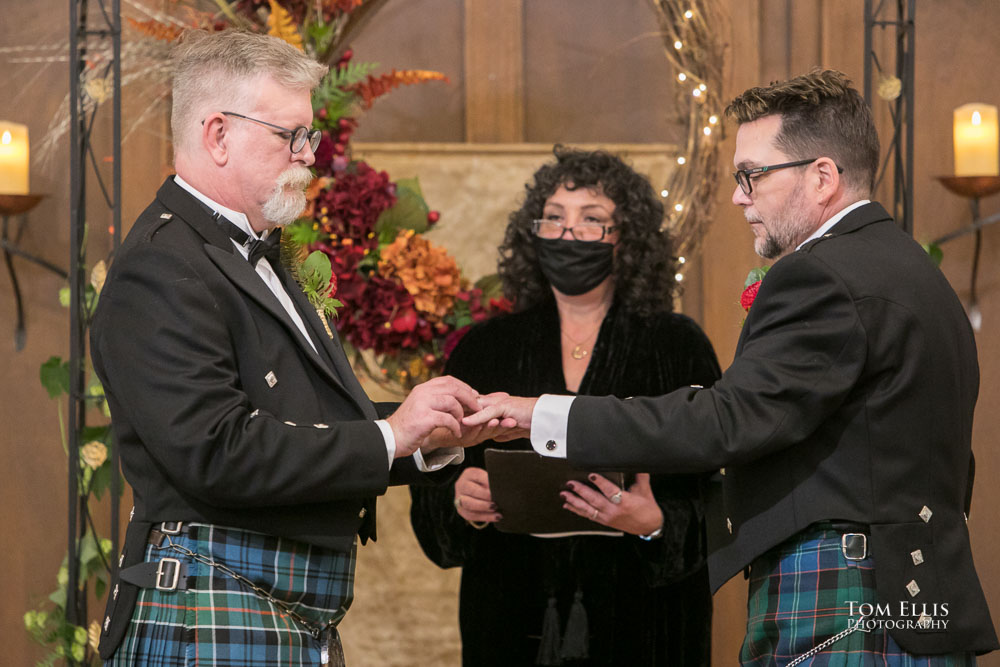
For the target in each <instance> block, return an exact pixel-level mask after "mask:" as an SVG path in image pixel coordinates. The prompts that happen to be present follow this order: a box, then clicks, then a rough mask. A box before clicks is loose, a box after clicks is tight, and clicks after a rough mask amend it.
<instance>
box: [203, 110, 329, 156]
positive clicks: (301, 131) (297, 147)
mask: <svg viewBox="0 0 1000 667" xmlns="http://www.w3.org/2000/svg"><path fill="white" fill-rule="evenodd" d="M222 115H223V116H235V117H236V118H242V119H243V120H250V121H253V122H255V123H260V124H261V125H266V126H268V127H273V128H274V129H276V130H281V132H278V133H277V134H278V135H279V136H280V137H281V138H283V139H288V148H289V150H291V151H292V153H298V152H299V151H301V150H302V149H303V148H305V147H306V142H307V141H308V142H309V148H310V149H312V151H313V152H315V151H316V149H317V148H319V142H320V139H322V138H323V133H322V132H320V131H319V130H310V129H309V128H308V127H306V126H304V125H299V126H298V127H297V128H295V129H294V130H289V129H288V128H287V127H281V126H280V125H275V124H274V123H266V122H264V121H262V120H257V119H256V118H251V117H250V116H244V115H243V114H241V113H236V112H235V111H223V112H222Z"/></svg>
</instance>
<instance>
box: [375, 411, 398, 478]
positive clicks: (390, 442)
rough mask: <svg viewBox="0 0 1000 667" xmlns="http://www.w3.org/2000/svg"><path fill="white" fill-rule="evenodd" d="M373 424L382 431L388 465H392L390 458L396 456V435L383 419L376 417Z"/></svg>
mask: <svg viewBox="0 0 1000 667" xmlns="http://www.w3.org/2000/svg"><path fill="white" fill-rule="evenodd" d="M375 425H376V426H378V428H379V430H380V431H382V438H384V439H385V451H386V453H387V454H388V455H389V467H390V468H391V467H392V460H393V459H394V458H396V436H395V435H393V433H392V427H391V426H389V422H387V421H386V420H384V419H376V420H375Z"/></svg>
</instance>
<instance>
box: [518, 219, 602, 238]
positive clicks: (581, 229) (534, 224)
mask: <svg viewBox="0 0 1000 667" xmlns="http://www.w3.org/2000/svg"><path fill="white" fill-rule="evenodd" d="M613 231H615V227H614V225H605V224H601V223H599V222H581V223H580V224H578V225H574V226H573V227H567V226H565V225H564V224H563V223H561V222H559V221H558V220H532V221H531V233H532V234H534V235H535V236H537V237H539V238H542V239H561V238H563V237H565V236H566V232H569V234H570V236H572V237H573V238H574V239H576V240H577V241H586V242H588V243H589V242H591V241H603V240H604V237H605V236H607V235H608V234H610V233H611V232H613Z"/></svg>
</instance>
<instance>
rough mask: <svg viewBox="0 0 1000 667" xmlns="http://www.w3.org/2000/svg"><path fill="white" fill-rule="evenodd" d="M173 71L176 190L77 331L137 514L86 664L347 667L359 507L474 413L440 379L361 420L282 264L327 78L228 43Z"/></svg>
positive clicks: (473, 406) (456, 434)
mask: <svg viewBox="0 0 1000 667" xmlns="http://www.w3.org/2000/svg"><path fill="white" fill-rule="evenodd" d="M174 58H175V68H174V88H173V92H174V97H173V117H172V130H173V136H174V151H175V155H174V166H175V168H176V172H177V173H176V175H175V176H171V177H169V178H167V180H166V182H164V184H163V185H162V186H161V188H160V190H159V192H158V193H157V195H156V199H155V200H154V201H153V203H152V204H150V206H149V207H148V208H147V209H146V210H145V211H144V212H143V213H142V214H141V215H140V216H139V218H138V220H137V221H136V223H135V225H134V227H133V228H132V230H131V232H130V233H129V235H128V237H127V239H126V240H125V243H124V244H123V245H122V248H121V250H120V251H119V253H118V256H117V257H116V258H115V261H114V263H113V264H112V267H111V271H110V273H109V276H108V280H107V282H106V284H105V286H104V289H103V292H102V294H101V299H100V303H99V306H98V308H97V312H96V315H95V317H94V322H93V326H92V328H91V351H92V356H93V361H94V368H95V370H96V372H97V374H98V376H99V377H100V379H101V381H102V382H103V383H104V388H105V391H106V393H107V398H108V403H109V405H110V408H111V414H112V418H113V428H114V433H115V440H116V446H118V447H120V448H121V449H120V451H121V458H122V466H123V470H124V473H125V476H126V478H127V479H128V481H129V483H130V484H131V486H132V489H133V492H134V499H135V507H134V508H133V511H132V517H131V519H130V523H129V528H128V532H127V535H126V538H125V544H124V547H123V551H122V554H121V557H120V559H119V561H118V572H117V577H116V581H115V582H114V584H113V587H112V590H111V594H110V595H109V600H108V608H107V613H106V615H105V617H104V618H103V619H102V630H103V632H102V636H101V646H100V653H101V657H102V658H104V659H106V660H109V661H110V664H115V665H137V664H152V665H160V666H166V665H187V664H194V663H198V664H201V663H202V662H204V664H220V665H251V664H252V665H279V664H280V665H317V664H342V663H343V653H342V650H341V647H340V641H339V637H338V634H337V630H336V625H337V623H338V622H339V620H340V619H341V618H342V617H343V615H344V614H345V613H346V611H347V608H348V607H349V605H350V603H351V600H352V597H353V578H354V563H355V553H356V548H357V541H358V538H359V537H360V540H361V542H362V543H364V542H365V541H366V540H367V539H369V538H371V539H374V538H375V497H376V496H378V495H381V494H382V493H384V492H385V490H386V487H387V485H389V484H399V483H409V482H415V481H418V480H420V479H423V478H426V477H427V476H425V475H424V474H423V473H425V472H432V471H433V470H437V469H439V468H442V467H443V466H445V465H446V464H447V463H450V462H453V461H457V460H460V459H461V456H462V450H461V449H460V448H443V447H441V445H442V444H449V445H461V444H468V442H469V441H471V440H470V439H471V438H473V437H475V436H477V435H481V434H479V433H477V432H476V431H474V430H469V429H465V430H464V431H463V429H462V428H461V426H460V424H459V420H460V419H461V417H462V415H463V414H464V413H466V412H468V411H473V410H477V409H478V408H479V407H481V405H482V403H481V400H480V398H481V397H479V396H477V394H476V392H475V391H473V390H472V389H471V388H470V387H468V386H467V385H465V384H463V383H461V382H459V381H458V380H456V379H454V378H448V377H444V378H437V379H434V380H431V381H430V382H427V383H425V384H423V385H421V386H419V387H417V388H416V389H414V391H413V392H412V393H411V394H410V395H409V397H408V398H407V399H406V400H405V401H403V403H402V404H398V405H397V404H378V405H376V404H373V403H372V402H371V401H370V400H369V399H368V397H367V396H366V395H365V392H364V391H363V390H362V388H361V386H360V385H359V383H358V381H357V379H356V378H355V377H354V375H353V373H352V371H351V367H350V365H349V363H348V361H347V358H346V356H345V355H344V352H343V350H342V349H341V347H340V345H339V342H338V341H337V339H336V337H334V336H332V335H329V334H328V333H327V331H328V329H327V328H326V327H325V326H324V325H325V323H324V322H322V321H321V320H320V319H319V316H318V315H317V312H316V311H315V310H314V309H313V308H312V307H310V305H309V302H308V300H307V299H306V298H305V296H304V295H303V294H302V292H301V290H300V289H299V287H298V286H297V284H296V283H295V281H294V279H292V278H291V277H290V276H289V274H288V273H287V272H286V271H284V270H283V269H282V267H281V266H280V264H279V262H278V261H277V255H276V251H277V249H278V245H277V240H278V239H279V238H280V227H281V226H282V225H286V224H288V223H290V222H292V221H293V220H295V219H296V218H297V217H298V215H299V214H300V213H301V211H302V210H303V208H304V206H305V196H304V193H303V191H304V189H305V187H306V186H307V185H308V183H309V181H310V178H311V174H310V171H309V169H308V167H309V165H311V164H312V163H313V160H314V156H313V151H314V150H315V148H316V147H317V144H318V140H319V132H318V131H316V130H311V129H310V126H311V124H312V106H311V102H310V91H311V90H312V88H314V87H315V86H316V85H317V84H318V83H319V81H320V79H321V78H322V76H323V75H324V74H325V72H326V67H324V66H321V65H319V64H317V63H315V62H313V61H312V60H310V59H309V58H308V57H307V56H305V55H304V54H303V53H301V52H300V51H298V50H296V49H295V48H293V47H292V46H290V45H288V44H286V43H284V42H282V41H281V40H279V39H276V38H273V37H268V36H264V35H257V34H252V33H243V32H236V31H228V32H221V33H214V34H208V33H204V32H192V33H188V34H187V35H186V36H185V38H184V39H183V40H182V43H181V44H180V45H179V46H178V47H177V48H176V50H175V55H174ZM432 432H433V433H434V435H433V437H431V435H432ZM441 434H444V435H441ZM444 474H447V473H444V472H442V473H438V475H437V476H439V475H444Z"/></svg>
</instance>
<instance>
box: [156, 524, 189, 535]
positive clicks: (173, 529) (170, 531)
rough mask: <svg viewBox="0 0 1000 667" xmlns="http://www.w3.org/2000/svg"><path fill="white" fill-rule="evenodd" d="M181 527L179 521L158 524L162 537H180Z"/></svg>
mask: <svg viewBox="0 0 1000 667" xmlns="http://www.w3.org/2000/svg"><path fill="white" fill-rule="evenodd" d="M183 525H184V524H183V523H182V522H180V521H164V522H162V523H161V524H160V532H161V533H163V534H164V535H180V534H181V526H183Z"/></svg>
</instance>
